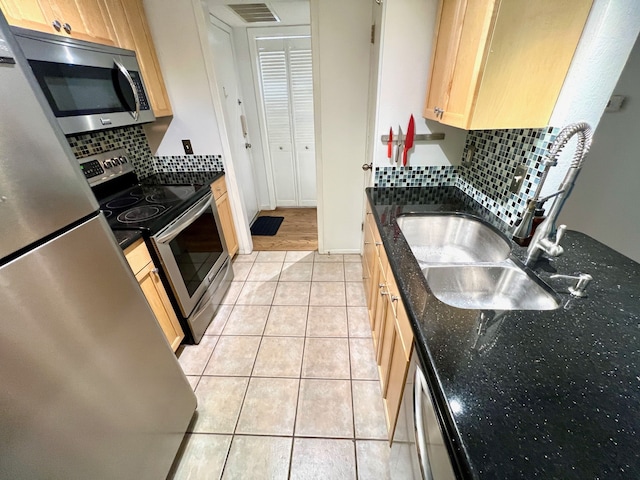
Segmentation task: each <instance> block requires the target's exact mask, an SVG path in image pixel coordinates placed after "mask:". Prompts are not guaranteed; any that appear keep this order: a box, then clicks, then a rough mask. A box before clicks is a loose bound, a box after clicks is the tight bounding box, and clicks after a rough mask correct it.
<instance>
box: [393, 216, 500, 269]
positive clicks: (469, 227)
mask: <svg viewBox="0 0 640 480" xmlns="http://www.w3.org/2000/svg"><path fill="white" fill-rule="evenodd" d="M397 222H398V226H399V227H400V230H401V231H402V234H403V235H404V237H405V239H406V240H407V243H408V244H409V246H410V247H411V251H412V252H413V254H414V255H415V257H416V259H417V260H418V262H419V263H421V264H425V263H426V264H438V263H440V264H442V263H447V264H451V263H479V262H485V263H486V262H489V263H495V262H500V261H502V260H505V259H506V258H507V257H508V256H509V253H510V252H511V245H510V243H509V240H507V239H506V238H505V237H504V236H503V235H502V234H501V233H500V232H499V231H498V230H496V229H494V228H493V227H491V226H489V225H488V224H486V223H484V222H482V221H481V220H478V219H476V218H473V217H469V216H464V215H442V214H431V215H407V216H401V217H399V218H398V219H397Z"/></svg>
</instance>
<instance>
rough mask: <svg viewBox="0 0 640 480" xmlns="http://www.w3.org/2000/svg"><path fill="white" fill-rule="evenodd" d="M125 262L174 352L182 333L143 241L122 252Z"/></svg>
mask: <svg viewBox="0 0 640 480" xmlns="http://www.w3.org/2000/svg"><path fill="white" fill-rule="evenodd" d="M124 254H125V257H126V259H127V262H129V266H130V267H131V270H133V273H134V274H135V276H136V280H138V284H139V285H140V288H141V289H142V292H143V293H144V296H145V297H146V299H147V302H148V303H149V306H150V307H151V310H152V311H153V313H154V315H155V316H156V320H158V323H159V324H160V328H162V331H163V332H164V335H165V337H167V341H168V342H169V345H171V348H172V349H173V351H174V352H175V351H176V350H177V349H178V346H179V345H180V342H181V341H182V339H183V338H184V332H183V331H182V327H181V326H180V322H179V321H178V317H176V314H175V312H174V311H173V307H172V306H171V301H170V300H169V297H168V296H167V292H166V290H165V289H164V285H162V281H161V280H160V276H159V275H158V269H157V268H156V267H155V265H154V264H153V262H152V260H151V256H150V255H149V251H148V250H147V246H146V245H145V243H144V240H142V239H140V240H138V241H137V242H135V243H134V244H133V245H131V246H129V247H128V248H127V249H126V250H125V251H124Z"/></svg>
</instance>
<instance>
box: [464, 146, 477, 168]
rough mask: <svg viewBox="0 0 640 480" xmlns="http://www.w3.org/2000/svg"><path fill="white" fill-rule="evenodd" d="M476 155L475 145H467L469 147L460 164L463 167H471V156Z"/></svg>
mask: <svg viewBox="0 0 640 480" xmlns="http://www.w3.org/2000/svg"><path fill="white" fill-rule="evenodd" d="M475 153H476V146H475V145H469V147H468V148H467V153H466V155H465V156H464V159H463V160H462V164H463V165H471V162H473V155H474V154H475Z"/></svg>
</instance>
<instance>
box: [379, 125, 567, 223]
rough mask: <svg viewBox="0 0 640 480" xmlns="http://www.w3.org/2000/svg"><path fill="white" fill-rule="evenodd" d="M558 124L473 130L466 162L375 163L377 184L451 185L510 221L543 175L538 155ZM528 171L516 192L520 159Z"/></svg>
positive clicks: (555, 131)
mask: <svg viewBox="0 0 640 480" xmlns="http://www.w3.org/2000/svg"><path fill="white" fill-rule="evenodd" d="M559 132H560V129H559V128H555V127H547V128H543V129H531V128H529V129H513V130H477V131H470V132H469V133H468V134H467V138H466V141H465V148H464V152H463V157H462V158H465V157H466V154H467V151H468V149H469V147H470V146H471V145H473V146H475V148H476V151H475V153H474V156H473V161H472V162H471V164H470V165H465V164H462V165H457V166H444V167H441V166H426V167H406V168H398V167H376V169H375V177H374V186H376V187H421V186H422V187H430V186H455V187H457V188H458V189H460V190H461V191H463V192H464V193H466V194H467V195H468V196H469V197H471V198H473V199H474V200H476V201H477V202H478V203H480V204H481V205H482V206H484V207H485V208H487V209H488V210H489V211H490V212H491V213H492V214H494V215H495V216H496V217H497V218H499V219H500V220H501V221H503V222H504V223H505V224H507V225H509V226H512V225H513V224H514V222H515V221H516V220H517V219H518V217H519V216H520V214H521V213H522V211H524V208H525V205H526V201H527V199H528V198H530V197H531V196H532V195H533V193H534V192H535V188H536V186H537V185H538V183H539V182H540V177H541V175H542V157H543V155H544V153H545V152H546V150H547V149H548V147H549V145H550V143H551V142H553V140H554V139H555V137H556V136H557V135H558V133H559ZM523 163H524V164H526V165H527V175H526V177H525V180H524V183H523V185H522V188H521V189H520V192H519V193H518V194H513V193H510V192H509V185H510V184H511V179H512V178H513V175H514V173H515V170H516V167H517V166H518V165H520V164H523Z"/></svg>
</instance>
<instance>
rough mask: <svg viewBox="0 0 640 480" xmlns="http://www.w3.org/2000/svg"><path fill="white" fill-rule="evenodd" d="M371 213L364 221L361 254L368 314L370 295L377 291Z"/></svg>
mask: <svg viewBox="0 0 640 480" xmlns="http://www.w3.org/2000/svg"><path fill="white" fill-rule="evenodd" d="M371 217H372V216H371V214H370V213H369V214H367V216H366V218H365V223H364V246H363V255H362V270H363V274H364V290H365V292H367V295H368V296H367V300H368V303H367V305H369V315H371V300H372V295H376V294H377V292H376V290H375V288H374V284H373V272H374V271H375V264H374V263H373V262H374V259H375V258H376V253H375V246H374V244H373V233H372V232H371V222H370V219H371Z"/></svg>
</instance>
